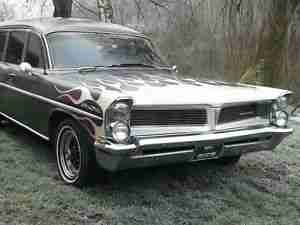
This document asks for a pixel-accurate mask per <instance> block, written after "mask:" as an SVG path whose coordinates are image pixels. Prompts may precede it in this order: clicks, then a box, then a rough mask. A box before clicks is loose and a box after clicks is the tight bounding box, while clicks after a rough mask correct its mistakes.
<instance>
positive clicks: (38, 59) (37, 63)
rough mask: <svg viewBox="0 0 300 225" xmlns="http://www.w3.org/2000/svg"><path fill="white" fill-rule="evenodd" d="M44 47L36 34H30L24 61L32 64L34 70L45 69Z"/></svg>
mask: <svg viewBox="0 0 300 225" xmlns="http://www.w3.org/2000/svg"><path fill="white" fill-rule="evenodd" d="M42 46H43V45H42V41H41V39H40V37H39V36H38V35H36V34H33V33H30V34H29V40H28V47H27V51H26V56H25V60H24V61H25V62H28V63H30V65H31V66H32V67H33V68H43V67H44V60H43V47H42Z"/></svg>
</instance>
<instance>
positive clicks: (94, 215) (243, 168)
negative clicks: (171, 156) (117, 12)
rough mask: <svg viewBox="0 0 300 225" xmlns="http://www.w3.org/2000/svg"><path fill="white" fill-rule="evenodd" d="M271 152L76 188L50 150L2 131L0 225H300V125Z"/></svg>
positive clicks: (129, 174)
mask: <svg viewBox="0 0 300 225" xmlns="http://www.w3.org/2000/svg"><path fill="white" fill-rule="evenodd" d="M294 127H295V129H296V131H295V133H294V135H293V136H291V137H289V138H288V139H286V141H285V142H284V143H283V144H281V145H280V146H279V147H278V148H277V150H276V151H275V152H274V153H270V152H261V153H255V154H250V155H247V156H244V157H243V158H242V160H241V161H240V163H239V164H238V165H237V166H227V167H221V166H217V165H216V164H214V163H213V162H204V163H203V162H202V163H198V164H193V165H175V166H168V167H160V168H150V169H137V170H131V171H126V172H122V173H118V174H114V175H109V176H106V177H105V179H101V176H100V173H99V182H98V184H97V185H95V186H93V187H90V188H86V189H82V190H80V189H77V188H74V187H72V186H66V185H64V184H63V183H62V181H61V180H60V179H59V177H58V173H57V170H56V164H55V156H54V154H53V153H52V152H51V150H50V147H49V146H48V144H47V143H45V142H43V141H41V140H40V139H39V138H37V137H35V136H33V135H31V134H29V133H27V132H26V131H24V130H22V129H20V128H17V127H15V126H12V125H10V126H8V127H5V128H0V185H1V188H0V225H2V224H20V225H21V224H22V225H25V224H49V225H54V224H58V225H61V224H98V225H111V224H114V225H121V224H128V225H135V224H136V225H143V224H149V225H150V224H151V225H155V224H159V225H164V224H166V225H167V224H170V225H171V224H172V225H173V224H176V225H190V224H195V225H201V224H208V225H255V224H263V225H269V224H282V225H288V224H292V225H296V224H300V138H299V137H300V125H294Z"/></svg>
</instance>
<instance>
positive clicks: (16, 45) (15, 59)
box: [5, 31, 27, 64]
mask: <svg viewBox="0 0 300 225" xmlns="http://www.w3.org/2000/svg"><path fill="white" fill-rule="evenodd" d="M26 38H27V33H26V32H24V31H12V32H10V35H9V40H8V47H7V54H6V60H5V61H6V62H8V63H13V64H20V63H21V62H22V58H23V51H24V47H25V42H26Z"/></svg>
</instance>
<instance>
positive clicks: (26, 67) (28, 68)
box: [20, 62, 32, 76]
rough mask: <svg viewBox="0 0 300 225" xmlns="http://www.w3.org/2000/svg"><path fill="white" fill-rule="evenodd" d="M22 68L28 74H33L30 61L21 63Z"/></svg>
mask: <svg viewBox="0 0 300 225" xmlns="http://www.w3.org/2000/svg"><path fill="white" fill-rule="evenodd" d="M20 69H21V71H22V72H24V73H26V74H28V75H29V76H31V75H32V66H31V65H30V63H27V62H23V63H21V64H20Z"/></svg>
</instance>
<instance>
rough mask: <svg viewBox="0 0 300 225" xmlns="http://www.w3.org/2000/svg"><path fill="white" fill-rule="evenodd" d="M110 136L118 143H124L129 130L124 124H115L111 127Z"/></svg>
mask: <svg viewBox="0 0 300 225" xmlns="http://www.w3.org/2000/svg"><path fill="white" fill-rule="evenodd" d="M111 129H112V136H113V138H114V140H115V141H116V142H118V143H126V142H127V140H128V138H129V136H130V129H129V127H128V125H127V124H126V123H124V122H116V123H114V124H112V125H111Z"/></svg>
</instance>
